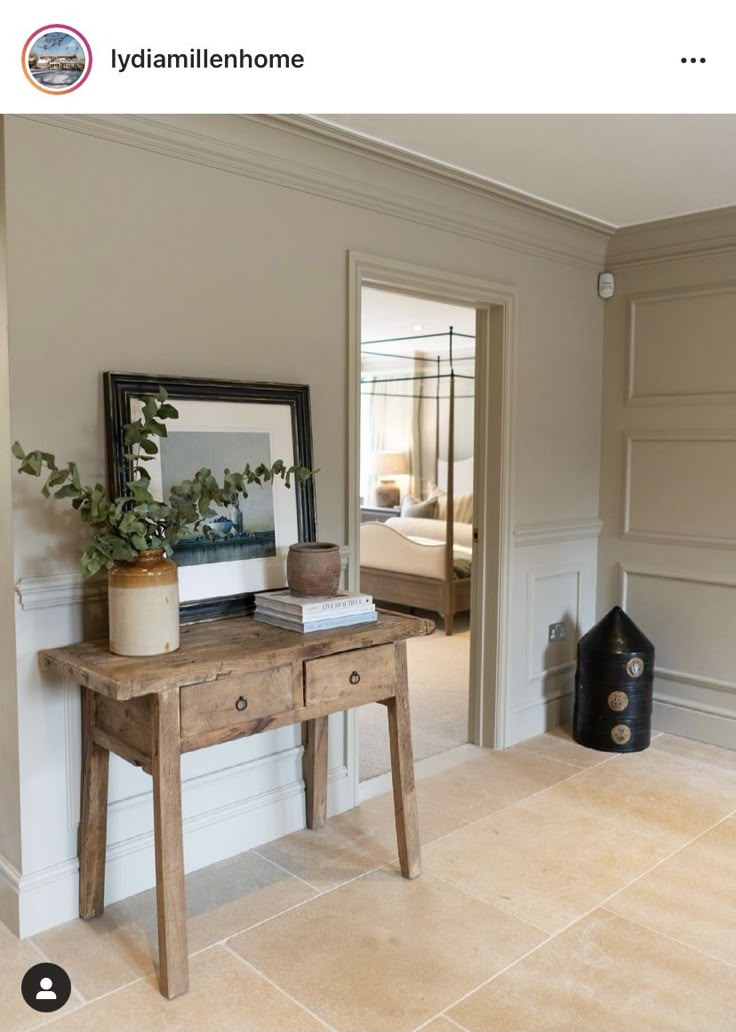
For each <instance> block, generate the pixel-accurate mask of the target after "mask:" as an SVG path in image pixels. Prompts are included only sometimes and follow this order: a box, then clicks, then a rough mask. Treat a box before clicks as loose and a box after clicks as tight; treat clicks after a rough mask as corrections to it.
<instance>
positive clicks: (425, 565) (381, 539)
mask: <svg viewBox="0 0 736 1032" xmlns="http://www.w3.org/2000/svg"><path fill="white" fill-rule="evenodd" d="M397 522H398V523H407V522H411V523H413V524H415V523H439V522H440V521H439V520H418V519H413V520H408V519H406V518H400V517H396V518H392V519H390V520H387V521H386V523H363V524H361V527H360V565H361V566H366V567H370V568H372V569H376V570H391V571H392V572H395V573H409V574H414V575H416V576H418V577H432V578H434V579H437V580H444V578H445V542H444V540H436V539H434V538H431V537H424V536H420V535H417V534H411V535H409V534H406V533H402V531H401V530H399V529H397V528H396V526H393V525H392V524H395V523H397ZM455 526H460V527H462V526H468V529H469V531H470V538H469V544H470V545H471V547H468V546H467V545H464V544H457V545H455V546H454V547H453V557H454V559H455V561H461V562H464V563H468V562H469V560H470V559H471V557H472V554H473V550H472V527H469V525H466V524H456V525H455ZM443 537H444V535H443Z"/></svg>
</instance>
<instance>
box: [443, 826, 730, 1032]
mask: <svg viewBox="0 0 736 1032" xmlns="http://www.w3.org/2000/svg"><path fill="white" fill-rule="evenodd" d="M725 820H728V817H722V818H721V819H720V820H718V821H716V822H715V823H714V824H712V825H711V826H710V827H709V828H706V829H705V830H704V831H702V832H701V833H700V834H699V835H696V836H695V837H694V838H692V839H690V840H689V841H688V842H685V843H683V844H682V845H680V846H678V847H677V849H674V850H673V851H672V852H671V853H669V854H668V855H667V856H665V857H662V859H661V860H658V861H657V863H655V864H653V865H652V866H651V867H650V868H648V869H647V870H646V871H644V872H643V873H642V874H640V875H637V876H636V878H632V879H631V881H629V882H627V883H626V884H625V885H623V886H622V887H621V888H620V889H617V890H616V892H612V893H610V895H608V896H606V898H605V899H603V900H601V901H600V902H598V903H596V905H595V906H594V907H590V908H589V909H588V910H586V911H585V912H584V913H582V914H579V915H578V917H576V918H575V919H574V920H573V921H569V922H568V923H567V924H566V925H564V926H563V927H562V928H560V929H558V931H556V932H553V933H552V934H551V935H549V936H548V937H547V938H546V939H543V940H542V942H540V943H537V945H536V946H533V947H532V948H531V949H530V950H527V952H526V953H524V954H523V955H522V956H521V957H517V959H516V960H513V961H512V962H511V963H510V964H507V965H506V966H505V967H503V968H501V969H500V970H499V971H496V972H495V973H494V974H493V975H491V976H490V978H487V979H486V980H485V981H484V982H481V984H480V985H477V986H475V988H473V989H470V990H469V991H468V992H466V993H464V994H463V995H462V996H461V997H459V998H458V999H457V1000H455V1001H453V1002H452V1003H449V1004H447V1005H446V1006H445V1007H443V1008H442V1010H441V1011H438V1012H437V1013H436V1014H434V1015H432V1019H434V1018H438V1017H440V1016H441V1015H442V1014H444V1013H446V1012H448V1011H450V1010H453V1009H454V1008H455V1007H459V1006H460V1004H461V1003H463V1002H464V1001H465V1000H467V999H468V997H470V996H472V995H473V994H474V993H477V992H479V991H480V990H481V989H485V987H486V986H487V985H490V984H491V982H493V981H495V980H496V979H497V978H500V977H501V975H504V974H506V972H507V971H510V970H511V968H513V967H515V966H516V965H517V964H520V963H521V962H522V961H524V960H526V959H527V958H528V957H531V956H532V955H533V954H535V953H536V952H537V951H538V950H541V949H542V947H544V946H547V945H548V944H549V943H550V942H552V940H553V939H557V938H559V936H561V935H564V933H565V932H566V931H567V930H568V929H569V928H572V927H573V925H576V924H578V922H580V921H584V920H585V918H586V917H589V916H590V915H591V914H592V913H594V912H595V911H596V910H605V911H606V912H607V913H609V914H611V915H612V916H615V917H618V916H619V915H618V914H614V913H613V911H610V910H608V909H607V907H606V904H607V903H608V902H610V900H612V899H613V898H614V896H618V894H619V893H620V892H624V891H625V890H626V889H628V888H629V887H630V886H631V885H633V884H635V882H637V881H639V879H640V878H644V877H646V875H648V874H650V873H651V872H652V871H654V870H655V869H656V868H657V867H659V866H661V864H663V863H665V862H666V861H667V860H670V859H671V858H672V857H673V856H675V855H676V854H677V853H679V852H680V850H682V849H685V848H686V847H687V846H689V845H691V844H692V843H693V842H695V841H696V840H697V839H699V838H701V837H702V836H703V835H707V834H708V832H709V831H712V830H713V828H717V827H718V825H719V824H722V823H723V822H724V821H725ZM621 920H625V919H624V918H621ZM432 1019H430V1020H432Z"/></svg>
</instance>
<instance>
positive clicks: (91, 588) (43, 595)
mask: <svg viewBox="0 0 736 1032" xmlns="http://www.w3.org/2000/svg"><path fill="white" fill-rule="evenodd" d="M349 560H350V549H349V548H348V546H347V545H340V562H341V564H342V569H343V571H345V569H346V568H347V565H348V562H349ZM15 593H16V595H17V596H18V598H19V600H20V605H21V609H23V610H32V609H48V608H50V607H52V606H72V605H82V604H85V605H87V604H88V603H90V602H104V603H107V581H106V580H99V579H97V578H96V577H95V578H93V579H91V580H85V578H84V577H83V576H82V574H81V573H54V574H49V575H48V576H46V577H21V578H20V580H18V581H17V583H16V585H15Z"/></svg>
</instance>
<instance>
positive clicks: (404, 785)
mask: <svg viewBox="0 0 736 1032" xmlns="http://www.w3.org/2000/svg"><path fill="white" fill-rule="evenodd" d="M394 648H395V649H396V667H397V679H396V695H395V696H394V697H393V698H392V699H388V700H387V701H386V710H387V712H388V735H389V743H390V746H391V780H392V782H393V788H394V813H395V815H396V840H397V843H398V847H399V862H400V864H401V873H402V874H403V876H404V877H405V878H416V877H417V875H418V874H420V873H421V870H422V856H421V849H420V846H419V820H418V817H417V791H416V786H415V783H414V753H413V751H412V745H411V721H410V718H409V685H408V682H407V673H406V642H405V641H400V642H397V643H396V645H395V646H394Z"/></svg>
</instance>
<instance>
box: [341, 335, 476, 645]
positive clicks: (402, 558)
mask: <svg viewBox="0 0 736 1032" xmlns="http://www.w3.org/2000/svg"><path fill="white" fill-rule="evenodd" d="M440 337H447V339H448V343H449V357H447V358H442V357H440V356H436V357H434V358H431V357H428V358H423V357H417V356H413V360H414V362H419V361H421V362H424V363H428V364H430V365H431V366H433V367H434V371H433V372H425V373H416V374H415V375H400V376H394V377H377V378H372V377H366V376H363V377H361V393H362V394H371V395H374V396H376V395H378V396H384V397H404V398H416V399H418V400H420V402H421V401H427V400H432V401H434V402H435V406H436V418H435V449H434V457H435V462H434V467H435V468H434V479H435V483H438V481H439V472H440V467H441V460H440V458H439V452H440V408H441V405H440V403H441V402H442V401H447V402H448V421H447V484H446V493H447V510H446V514H445V518H444V520H442V521H440V520H434V519H432V520H429V519H427V520H424V519H419V520H418V519H411V520H407V519H404V520H402V519H401V518H392V519H389V520H387V521H386V522H385V523H371V522H368V523H363V524H361V528H360V535H361V565H360V586H361V590H362V591H366V592H369V593H370V594H372V595H373V596H374V597H376V598H378V599H380V600H381V601H383V602H388V603H394V604H397V605H404V606H410V607H412V608H417V609H427V610H430V611H431V612H436V613H439V614H440V615H441V616H442V618H443V621H444V626H445V633H446V634H452V631H453V623H454V617H455V614H456V613H461V612H464V611H466V610H468V609H470V590H471V571H470V554H471V552H472V542H473V530H472V527H471V526H467V527H465V525H464V524H461V523H456V522H455V405H456V401H459V400H462V399H463V398H472V397H473V394H472V393H470V394H460V395H457V392H456V383H457V381H458V380H459V381H471V382H473V381H474V380H475V377H474V376H473V375H472V374H468V373H460V372H456V371H455V364H456V363H457V362H465V361H472V362H474V361H475V359H474V357H473V358H470V357H468V358H456V357H455V356H454V354H453V341H454V340H455V339H457V338H458V337H462V338H465V339H468V340H475V337H474V336H473V335H471V334H467V333H457V332H456V331H455V330H454V329H453V327H452V326H450V327H449V330H448V332H447V333H429V334H419V335H417V336H412V337H391V338H385V339H383V340H373V341H368V342H365V343H364V344H363V347H365V346H366V345H367V346H368V347H373V346H375V345H380V344H389V343H396V342H398V341H402V342H403V341H418V340H427V339H429V338H433V339H435V340H436V339H437V338H440ZM362 353H363V354H367V355H376V356H378V357H381V358H392V359H401V360H403V361H406V356H405V355H397V354H393V353H389V352H380V351H366V350H364V351H362ZM443 364H445V369H444V370H443ZM447 366H449V368H447ZM431 381H434V383H435V387H436V389H435V392H434V396H428V395H427V394H426V393H424V391H423V387H424V385H425V383H426V382H431ZM445 385H447V393H446V394H443V393H442V388H443V386H445ZM417 387H418V393H417ZM376 388H379V389H378V390H377V389H376ZM432 524H435V525H437V526H430V525H432ZM420 525H421V526H420ZM458 538H461V539H462V543H461V542H460V541H458V540H457V539H458ZM458 553H462V554H458ZM420 571H421V572H420Z"/></svg>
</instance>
